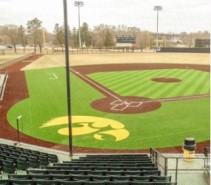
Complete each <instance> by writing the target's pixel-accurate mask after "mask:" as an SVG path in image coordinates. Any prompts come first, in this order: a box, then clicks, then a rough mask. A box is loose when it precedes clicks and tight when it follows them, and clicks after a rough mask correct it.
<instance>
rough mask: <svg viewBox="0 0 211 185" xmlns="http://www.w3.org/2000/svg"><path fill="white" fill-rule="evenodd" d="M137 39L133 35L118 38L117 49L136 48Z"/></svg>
mask: <svg viewBox="0 0 211 185" xmlns="http://www.w3.org/2000/svg"><path fill="white" fill-rule="evenodd" d="M135 43H136V37H135V36H131V35H123V36H116V47H134V46H135Z"/></svg>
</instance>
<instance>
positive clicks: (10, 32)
mask: <svg viewBox="0 0 211 185" xmlns="http://www.w3.org/2000/svg"><path fill="white" fill-rule="evenodd" d="M6 33H7V36H8V37H9V39H10V43H11V45H12V46H13V48H14V52H15V53H17V48H16V45H17V44H18V27H17V26H16V25H9V26H7V32H6Z"/></svg>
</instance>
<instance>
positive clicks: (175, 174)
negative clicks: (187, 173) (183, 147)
mask: <svg viewBox="0 0 211 185" xmlns="http://www.w3.org/2000/svg"><path fill="white" fill-rule="evenodd" d="M175 170H176V173H175V182H177V175H178V158H176V169H175Z"/></svg>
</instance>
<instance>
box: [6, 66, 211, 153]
mask: <svg viewBox="0 0 211 185" xmlns="http://www.w3.org/2000/svg"><path fill="white" fill-rule="evenodd" d="M155 71H156V74H162V76H163V75H164V74H165V75H166V74H168V77H169V75H170V76H171V77H172V76H176V77H179V78H182V79H183V80H184V81H185V82H184V83H188V84H190V85H191V87H190V88H188V89H187V90H186V89H183V88H182V86H179V85H177V87H178V90H177V91H176V92H175V94H172V91H170V90H169V87H168V88H167V89H166V90H165V91H164V92H165V93H164V92H162V93H161V92H159V93H158V92H157V91H158V90H156V89H159V88H160V87H159V86H154V85H156V84H155V83H154V82H153V86H152V84H151V83H152V82H151V81H150V80H149V79H150V78H151V77H152V76H153V77H154V76H155V75H154V74H153V75H152V73H151V71H150V70H146V71H142V72H140V71H135V73H134V74H133V73H131V71H126V72H109V73H93V74H90V76H91V77H92V78H93V79H95V80H97V81H99V82H100V83H102V84H103V85H104V86H106V87H107V88H109V89H111V90H113V91H115V92H118V93H119V94H120V95H124V96H126V95H130V96H131V95H137V96H150V97H151V98H158V97H161V96H162V97H169V96H184V95H191V94H196V93H202V94H204V93H206V92H207V91H208V89H209V83H208V82H209V75H208V73H206V72H200V71H196V70H189V69H184V70H181V69H180V70H176V69H175V70H172V69H170V70H155ZM173 72H174V73H173ZM25 74H26V78H27V85H28V89H29V93H30V97H29V98H28V99H26V100H23V101H21V102H19V103H17V104H16V105H14V106H13V107H12V108H11V109H10V111H9V112H8V115H7V116H8V120H9V122H10V123H11V125H12V126H13V127H15V128H16V117H17V115H23V120H22V125H21V126H20V131H22V132H24V133H25V134H28V135H30V136H33V137H35V138H38V139H41V140H43V139H45V140H46V141H50V142H54V143H58V144H68V143H69V140H68V137H67V136H66V135H61V134H59V133H58V132H57V131H58V130H59V129H64V128H67V123H66V122H64V123H62V124H58V125H55V126H50V127H42V126H43V125H44V124H46V123H48V122H49V121H50V120H52V119H54V118H57V117H63V116H66V115H67V102H66V82H65V69H64V68H51V69H47V68H46V69H40V70H38V69H37V70H28V71H25ZM120 76H122V79H120V80H119V78H120ZM144 76H145V78H144ZM146 76H148V77H146ZM108 77H109V78H111V77H112V81H111V80H109V79H108ZM186 77H187V78H188V80H185V79H186ZM134 78H137V80H132V79H134ZM142 78H143V79H142ZM126 79H127V80H126ZM193 79H195V80H193ZM202 79H203V80H202ZM204 79H205V81H206V83H204ZM118 80H119V81H118ZM148 80H149V84H148V85H147V86H148V88H147V90H148V89H149V87H150V88H151V90H148V91H147V93H148V94H145V95H144V94H143V93H144V92H142V90H140V88H141V89H146V87H144V86H143V87H141V85H146V84H145V83H146V82H147V81H148ZM71 81H72V83H71V92H72V93H71V103H72V115H73V116H95V117H100V118H108V119H109V120H115V121H118V122H119V123H121V124H122V125H123V126H124V129H125V130H127V131H128V133H129V136H128V137H127V138H125V139H123V140H121V141H115V137H113V136H112V135H109V134H105V133H106V132H107V131H108V130H112V129H113V128H111V126H106V127H105V128H100V130H99V131H97V132H95V133H89V134H83V135H75V136H74V137H73V144H74V145H75V146H80V147H89V148H104V149H105V148H106V149H148V148H149V147H155V148H158V147H169V146H181V145H182V143H183V140H184V138H186V137H194V138H195V139H196V142H201V141H205V140H209V120H210V119H209V114H210V113H209V99H208V98H202V99H192V100H185V101H172V102H163V103H162V106H161V108H160V109H158V110H156V111H152V112H148V113H144V114H127V115H122V114H121V115H119V114H111V113H105V112H100V111H97V110H95V109H93V108H91V107H90V104H91V103H92V102H93V101H94V100H96V99H100V98H103V97H104V95H103V94H101V93H100V92H98V91H97V90H96V89H94V88H93V87H91V86H90V85H88V84H87V83H85V82H84V81H82V80H81V79H80V78H78V77H77V76H75V75H73V74H71ZM110 81H111V82H110ZM117 81H118V82H119V83H117ZM202 81H203V86H205V87H206V88H204V89H203V90H199V89H200V85H201V84H202ZM140 82H142V83H143V84H142V83H140ZM128 83H129V84H130V85H133V87H130V88H128V89H125V88H121V86H122V87H125V85H126V84H127V85H128ZM137 83H138V84H137ZM160 85H163V84H160ZM165 85H167V86H168V84H165ZM171 88H174V87H171ZM190 89H191V90H190ZM118 90H119V91H118ZM182 91H184V92H182ZM150 92H151V93H150ZM179 92H180V93H179ZM153 94H154V95H153ZM93 122H94V120H93ZM88 124H93V123H90V122H89V123H88V122H84V121H83V122H76V123H74V125H73V128H79V129H80V128H83V127H84V125H88ZM92 128H94V126H92ZM95 128H97V127H95ZM113 130H115V129H113ZM116 130H117V129H116ZM96 133H97V134H100V135H101V136H102V138H103V139H104V140H99V139H96V137H94V136H95V134H96Z"/></svg>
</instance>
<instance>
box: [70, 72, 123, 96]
mask: <svg viewBox="0 0 211 185" xmlns="http://www.w3.org/2000/svg"><path fill="white" fill-rule="evenodd" d="M70 70H71V71H72V72H74V73H75V74H77V75H78V76H80V77H81V78H83V79H85V80H86V81H88V82H90V83H91V84H92V85H94V86H95V87H97V88H99V89H101V90H102V91H104V92H105V93H106V94H109V95H110V96H112V97H113V98H115V99H117V100H121V99H120V98H119V97H117V96H115V95H114V94H112V93H110V92H108V91H107V90H105V89H104V88H103V87H101V86H99V85H97V84H96V83H94V82H93V81H92V80H90V79H89V78H87V77H86V76H84V75H82V74H80V73H79V72H78V71H76V70H74V69H70Z"/></svg>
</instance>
